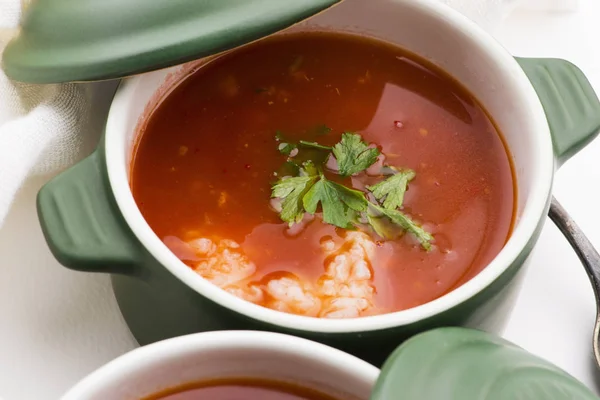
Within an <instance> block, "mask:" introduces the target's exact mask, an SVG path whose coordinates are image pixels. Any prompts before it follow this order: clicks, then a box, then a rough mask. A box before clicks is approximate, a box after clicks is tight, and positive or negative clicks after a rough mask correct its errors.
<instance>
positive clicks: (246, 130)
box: [131, 32, 516, 318]
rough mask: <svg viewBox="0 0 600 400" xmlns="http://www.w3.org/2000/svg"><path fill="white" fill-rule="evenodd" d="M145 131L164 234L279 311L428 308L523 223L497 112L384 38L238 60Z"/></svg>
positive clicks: (283, 46) (202, 73)
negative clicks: (516, 218)
mask: <svg viewBox="0 0 600 400" xmlns="http://www.w3.org/2000/svg"><path fill="white" fill-rule="evenodd" d="M142 130H143V133H142V134H141V137H140V139H139V142H138V143H137V148H136V152H135V155H134V161H133V163H132V165H133V167H132V182H131V185H132V190H133V194H134V197H135V199H136V201H137V204H138V206H139V208H140V210H141V212H142V214H143V215H144V217H145V219H146V220H147V221H148V223H149V225H150V226H151V227H152V229H153V230H154V232H155V233H156V234H157V235H158V236H159V237H160V238H161V239H162V240H163V241H164V243H165V244H166V245H167V246H168V247H169V248H170V249H171V250H172V251H173V252H174V253H175V254H176V255H177V256H178V257H179V258H180V259H181V260H182V261H183V262H185V263H186V264H187V265H188V266H189V267H190V268H192V269H194V270H195V271H196V272H197V273H198V274H199V275H200V276H202V277H203V278H205V279H207V280H209V281H210V282H212V283H214V284H215V285H218V286H219V287H221V288H223V289H224V290H226V291H228V292H229V293H231V294H233V295H236V296H239V297H241V298H243V299H246V300H248V301H251V302H254V303H256V304H259V305H262V306H265V307H270V308H272V309H275V310H280V311H284V312H288V313H294V314H299V315H305V316H311V317H322V318H352V317H360V316H366V315H374V314H382V313H388V312H394V311H399V310H404V309H408V308H411V307H415V306H418V305H421V304H424V303H427V302H429V301H431V300H434V299H436V298H438V297H440V296H442V295H444V294H446V293H448V292H450V291H451V290H453V289H455V288H456V287H458V286H460V285H462V284H463V283H465V282H466V281H468V280H469V279H471V278H472V277H473V276H475V275H476V274H477V273H479V272H480V271H481V270H482V269H483V268H484V267H485V266H486V265H487V264H488V263H489V262H490V261H491V260H492V259H493V258H494V257H495V256H496V255H497V254H498V252H499V251H500V250H501V248H502V247H503V245H504V244H505V242H506V240H507V238H508V236H509V234H510V231H511V226H512V220H513V214H514V207H515V197H516V193H515V190H514V184H513V174H512V168H511V163H510V161H509V157H508V154H507V151H506V149H505V147H504V144H503V141H502V139H501V137H500V135H499V132H498V131H497V130H496V128H495V127H494V124H493V123H492V122H491V120H490V118H489V117H488V116H487V114H486V112H485V111H484V110H483V109H482V107H481V106H480V105H479V104H478V102H477V101H476V100H475V99H474V98H473V97H472V96H471V95H470V94H469V93H468V92H467V91H466V90H465V89H464V88H462V87H461V86H460V85H459V84H458V83H457V82H456V81H454V80H453V79H452V78H450V77H449V76H447V75H446V74H445V73H444V72H442V71H440V70H438V69H437V68H436V67H434V66H432V65H430V64H429V63H427V62H425V61H423V60H421V59H419V58H417V57H415V56H414V55H412V54H410V53H407V52H406V51H403V50H402V49H399V48H397V47H394V46H392V45H390V44H387V43H383V42H379V41H376V40H374V39H369V38H363V37H358V36H354V35H346V34H335V33H322V32H321V33H320V32H312V33H301V34H300V33H299V34H289V35H282V36H278V37H273V38H269V39H266V40H262V41H260V42H257V43H255V44H252V45H250V46H246V47H243V48H241V49H239V50H236V51H233V52H230V53H227V54H225V55H223V56H220V57H218V58H216V59H214V60H213V61H211V62H209V63H208V64H206V65H204V66H203V67H201V68H199V69H198V70H197V71H196V72H194V73H193V74H191V75H190V76H189V77H187V78H186V79H185V80H184V81H183V82H182V83H181V84H179V86H178V87H177V88H175V89H174V90H173V91H172V92H171V93H170V94H169V95H168V96H167V97H166V98H165V99H164V100H163V101H162V102H161V103H160V105H159V106H158V107H157V108H156V109H155V110H154V111H153V113H152V115H151V116H150V117H149V118H148V120H147V121H146V123H145V125H144V126H143V129H142Z"/></svg>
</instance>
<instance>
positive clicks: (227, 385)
mask: <svg viewBox="0 0 600 400" xmlns="http://www.w3.org/2000/svg"><path fill="white" fill-rule="evenodd" d="M241 399H244V400H356V399H355V398H354V397H353V398H352V399H350V398H349V397H344V398H341V397H340V398H333V397H331V396H329V395H326V394H324V393H321V392H318V391H316V390H313V389H309V388H305V387H302V386H298V385H296V384H291V383H287V382H275V381H268V380H264V379H249V378H237V379H235V378H233V379H232V378H229V379H217V380H212V381H206V382H199V383H190V384H187V385H182V386H179V387H175V388H171V389H167V390H165V391H162V392H160V393H157V394H155V395H152V396H149V397H145V398H144V399H142V400H241Z"/></svg>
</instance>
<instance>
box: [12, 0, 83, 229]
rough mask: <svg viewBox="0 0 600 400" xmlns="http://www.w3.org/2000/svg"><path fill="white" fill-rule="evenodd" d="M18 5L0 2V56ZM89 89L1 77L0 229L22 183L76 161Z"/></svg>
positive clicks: (17, 17) (16, 13) (16, 22)
mask: <svg viewBox="0 0 600 400" xmlns="http://www.w3.org/2000/svg"><path fill="white" fill-rule="evenodd" d="M21 5H22V3H21V1H20V0H0V53H1V52H2V49H3V48H4V46H5V45H6V44H7V43H8V41H9V39H10V37H11V36H12V35H13V34H14V32H15V29H14V28H15V27H16V26H17V24H18V20H19V17H20V14H21ZM90 95H91V93H90V85H87V84H63V85H30V84H23V83H18V82H13V81H11V80H9V79H8V78H7V77H6V75H5V74H4V73H3V72H2V71H0V227H1V226H2V223H3V221H4V218H5V216H6V214H7V213H8V210H9V208H10V205H11V203H12V201H13V199H14V196H15V194H16V192H17V191H18V189H19V188H20V187H21V186H22V184H23V182H24V181H25V180H26V179H27V177H29V176H32V175H44V174H50V173H55V172H57V171H59V170H61V169H64V168H66V167H68V166H70V165H72V164H73V163H75V162H76V161H77V160H78V159H80V158H81V156H82V154H81V149H82V135H84V134H85V132H82V131H81V127H82V126H83V124H84V123H85V122H86V120H87V118H88V115H89V113H90V111H91V110H90V109H89V104H90Z"/></svg>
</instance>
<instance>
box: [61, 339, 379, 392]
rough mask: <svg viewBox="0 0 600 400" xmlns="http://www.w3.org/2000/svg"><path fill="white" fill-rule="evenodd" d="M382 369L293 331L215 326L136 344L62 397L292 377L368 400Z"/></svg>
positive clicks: (317, 387)
mask: <svg viewBox="0 0 600 400" xmlns="http://www.w3.org/2000/svg"><path fill="white" fill-rule="evenodd" d="M378 374H379V370H378V369H377V368H375V367H373V366H372V365H370V364H367V363H366V362H364V361H361V360H359V359H357V358H355V357H353V356H350V355H348V354H346V353H343V352H341V351H338V350H335V349H332V348H330V347H327V346H323V345H320V344H317V343H314V342H310V341H307V340H303V339H298V338H295V337H291V336H285V335H279V334H273V333H263V332H245V331H237V332H211V333H203V334H196V335H190V336H183V337H179V338H176V339H171V340H166V341H163V342H159V343H155V344H152V345H149V346H146V347H142V348H139V349H137V350H134V351H132V352H130V353H127V354H126V355H124V356H122V357H119V358H117V359H116V360H114V361H112V362H110V363H108V364H106V365H105V366H103V367H101V368H100V369H99V370H97V371H95V372H94V373H92V374H91V375H89V376H88V377H86V378H84V379H83V380H82V381H81V382H80V383H78V384H77V385H76V386H75V387H74V388H73V389H71V390H70V391H69V392H68V393H67V394H66V395H65V396H64V397H63V398H62V400H107V399H110V400H140V399H142V398H144V397H147V396H150V395H153V394H158V393H160V392H161V391H164V390H165V389H170V388H174V387H177V386H181V385H183V384H188V383H196V382H203V381H210V380H214V379H223V378H225V379H226V378H258V379H266V380H270V381H280V382H281V381H283V382H290V383H293V384H296V385H299V386H302V387H305V388H312V389H315V390H318V391H320V392H322V393H324V394H329V395H331V396H333V397H335V398H339V399H348V400H352V399H355V400H366V399H368V398H369V393H370V392H371V389H372V387H373V385H374V384H375V380H376V379H377V376H378Z"/></svg>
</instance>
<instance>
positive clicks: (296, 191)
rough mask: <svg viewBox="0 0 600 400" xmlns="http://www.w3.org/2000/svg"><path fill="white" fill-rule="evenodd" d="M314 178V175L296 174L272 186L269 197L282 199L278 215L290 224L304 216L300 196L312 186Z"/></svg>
mask: <svg viewBox="0 0 600 400" xmlns="http://www.w3.org/2000/svg"><path fill="white" fill-rule="evenodd" d="M316 179H317V177H316V176H298V177H295V178H286V179H282V180H280V181H279V182H277V183H276V184H275V185H274V186H273V191H272V193H271V198H279V199H282V200H283V201H282V202H281V213H280V215H279V216H280V217H281V219H282V220H283V221H285V222H287V223H289V224H290V226H291V225H292V224H294V223H298V222H300V221H302V218H303V217H304V206H303V204H302V198H303V197H304V195H305V194H306V193H307V192H308V190H309V189H310V188H311V187H312V186H313V184H314V182H315V180H316Z"/></svg>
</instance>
